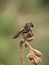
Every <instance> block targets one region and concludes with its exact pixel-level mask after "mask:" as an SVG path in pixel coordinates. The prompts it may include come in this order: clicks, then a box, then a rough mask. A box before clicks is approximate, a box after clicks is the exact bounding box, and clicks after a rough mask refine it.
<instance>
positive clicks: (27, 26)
mask: <svg viewBox="0 0 49 65" xmlns="http://www.w3.org/2000/svg"><path fill="white" fill-rule="evenodd" d="M33 27H34V25H33V24H32V23H31V22H30V23H26V24H25V25H24V27H22V28H21V29H20V31H18V32H17V33H16V34H15V35H14V37H13V39H15V38H17V37H19V36H20V34H25V33H28V32H29V31H32V29H31V28H33Z"/></svg>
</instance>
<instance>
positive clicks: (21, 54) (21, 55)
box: [20, 43, 24, 65]
mask: <svg viewBox="0 0 49 65" xmlns="http://www.w3.org/2000/svg"><path fill="white" fill-rule="evenodd" d="M22 45H23V43H20V59H21V65H24V58H23V53H22Z"/></svg>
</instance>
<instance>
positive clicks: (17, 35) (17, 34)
mask: <svg viewBox="0 0 49 65" xmlns="http://www.w3.org/2000/svg"><path fill="white" fill-rule="evenodd" d="M22 31H23V28H22V29H20V31H18V32H17V33H16V34H15V35H14V37H13V39H15V38H17V37H19V35H20V34H21V33H22Z"/></svg>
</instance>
